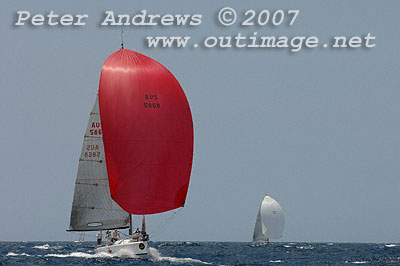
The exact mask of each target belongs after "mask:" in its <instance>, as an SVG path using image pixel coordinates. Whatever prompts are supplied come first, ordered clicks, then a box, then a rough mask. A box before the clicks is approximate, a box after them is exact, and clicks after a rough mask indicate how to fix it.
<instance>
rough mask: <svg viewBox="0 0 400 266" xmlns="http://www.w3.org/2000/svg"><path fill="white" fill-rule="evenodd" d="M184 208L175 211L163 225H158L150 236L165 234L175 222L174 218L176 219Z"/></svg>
mask: <svg viewBox="0 0 400 266" xmlns="http://www.w3.org/2000/svg"><path fill="white" fill-rule="evenodd" d="M182 210H183V208H180V209H178V210H176V211H174V212H173V213H171V214H170V215H169V216H168V217H167V218H166V219H165V220H164V222H163V223H161V224H160V225H158V226H157V227H156V228H154V229H153V230H152V231H151V232H150V233H149V235H153V236H154V235H155V236H157V235H160V234H161V233H163V232H164V231H165V230H166V229H167V227H168V225H169V224H170V223H171V222H172V221H173V220H174V218H176V217H177V216H178V215H179V214H180V213H181V212H182Z"/></svg>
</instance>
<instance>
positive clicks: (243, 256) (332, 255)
mask: <svg viewBox="0 0 400 266" xmlns="http://www.w3.org/2000/svg"><path fill="white" fill-rule="evenodd" d="M94 244H95V243H94V242H80V243H75V242H0V254H1V258H0V265H57V266H62V265H232V266H233V265H273V266H279V265H356V264H367V265H400V244H393V243H390V244H389V243H387V244H384V243H383V244H360V243H299V242H296V243H270V244H269V245H258V244H255V243H251V242H151V243H150V245H151V253H152V256H151V259H149V260H140V259H136V258H134V257H123V258H120V257H112V256H111V255H107V254H104V255H95V254H94V248H93V247H94Z"/></svg>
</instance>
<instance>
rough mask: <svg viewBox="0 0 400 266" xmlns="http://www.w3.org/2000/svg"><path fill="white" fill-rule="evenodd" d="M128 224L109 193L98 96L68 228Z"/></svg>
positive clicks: (96, 228) (97, 227) (107, 227)
mask: <svg viewBox="0 0 400 266" xmlns="http://www.w3.org/2000/svg"><path fill="white" fill-rule="evenodd" d="M127 227H129V214H128V213H127V212H125V211H124V210H122V209H121V208H120V207H119V206H118V205H117V204H116V203H115V202H114V201H113V200H112V199H111V196H110V189H109V183H108V176H107V167H106V162H105V155H104V147H103V138H102V130H101V123H100V114H99V100H98V96H97V97H96V101H95V103H94V106H93V108H92V111H91V113H90V117H89V123H88V126H87V129H86V133H85V137H84V139H83V146H82V152H81V155H80V159H79V166H78V174H77V178H76V182H75V193H74V199H73V203H72V211H71V220H70V226H69V230H68V231H94V230H100V229H113V228H127Z"/></svg>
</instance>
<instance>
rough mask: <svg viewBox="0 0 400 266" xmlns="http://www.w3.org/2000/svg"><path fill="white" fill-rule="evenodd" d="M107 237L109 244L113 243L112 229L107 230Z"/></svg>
mask: <svg viewBox="0 0 400 266" xmlns="http://www.w3.org/2000/svg"><path fill="white" fill-rule="evenodd" d="M106 238H107V245H110V244H111V232H110V230H107V232H106Z"/></svg>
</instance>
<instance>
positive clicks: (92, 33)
mask: <svg viewBox="0 0 400 266" xmlns="http://www.w3.org/2000/svg"><path fill="white" fill-rule="evenodd" d="M225 6H229V7H232V8H234V9H235V10H236V11H237V14H238V16H239V17H240V18H241V20H243V18H244V13H245V11H246V10H250V9H252V10H256V11H261V10H263V9H269V10H271V11H274V10H278V9H282V10H285V11H287V10H289V9H298V10H300V13H299V15H298V17H297V19H296V22H295V24H294V25H293V26H287V25H284V26H276V27H271V26H258V27H256V26H254V27H240V26H238V25H236V24H235V26H231V27H223V26H220V25H219V23H218V22H217V14H218V11H219V10H220V9H221V8H223V7H225ZM21 10H26V11H29V12H31V13H32V15H33V14H39V13H41V14H47V13H48V12H49V11H51V10H53V11H54V12H55V13H59V14H67V13H70V14H88V15H89V18H88V19H87V25H85V26H82V27H75V28H71V27H65V28H64V27H60V26H56V27H50V26H40V27H34V26H20V27H16V26H13V23H15V21H16V12H17V11H21ZM106 10H112V11H114V12H115V13H116V14H132V15H134V14H137V13H138V12H140V11H141V10H147V12H149V13H152V14H202V15H203V17H202V23H201V25H199V26H195V27H176V26H175V27H173V26H169V27H168V26H154V27H151V26H148V27H135V26H130V27H125V30H124V31H125V34H124V40H125V48H128V49H131V50H135V51H138V52H141V53H143V54H145V55H147V56H150V57H152V58H154V59H155V60H157V61H159V62H161V63H162V64H163V65H165V66H166V67H167V68H168V69H169V70H170V71H171V72H172V73H173V74H174V75H175V76H176V78H177V79H178V80H179V82H180V84H181V86H182V87H183V88H184V91H185V93H186V96H187V98H188V100H189V103H190V106H191V110H192V115H193V120H194V130H195V153H194V161H193V171H192V176H191V183H190V187H189V192H188V198H187V202H186V207H185V208H183V209H182V210H181V211H179V213H178V214H177V215H174V216H171V215H170V214H164V215H154V216H150V217H148V224H149V225H148V227H149V231H150V232H152V229H153V228H156V227H157V226H158V225H159V224H163V223H164V221H165V220H167V222H168V223H167V226H166V227H162V229H163V230H159V231H158V232H155V233H154V234H153V235H152V238H153V240H191V241H196V240H198V241H203V240H208V241H250V240H251V237H252V232H253V228H254V223H255V219H256V214H257V210H258V208H259V204H260V203H261V200H262V198H263V196H264V194H268V195H270V196H272V197H273V198H275V199H276V200H277V201H278V202H279V203H280V204H281V206H282V208H283V210H284V212H285V216H286V226H285V231H284V237H283V239H282V240H283V241H342V242H399V237H400V229H399V228H400V227H399V220H400V212H399V207H398V204H399V201H400V164H399V159H400V124H399V114H400V104H399V102H400V89H399V81H400V78H399V77H400V75H399V66H400V63H399V62H400V53H399V48H398V47H399V43H400V37H399V36H400V35H399V25H398V17H399V16H400V2H399V1H397V0H393V1H384V2H382V1H345V0H341V1H331V2H326V1H323V2H321V1H317V0H313V1H301V2H300V1H261V0H259V1H223V2H219V3H218V4H216V3H215V1H183V0H182V1H161V0H160V1H117V2H116V1H84V2H83V1H50V0H47V1H40V0H38V1H7V2H4V3H2V7H1V9H0V36H1V42H0V43H1V62H0V74H1V78H0V89H1V92H2V93H1V97H0V125H1V131H0V144H1V149H0V151H1V152H0V167H1V186H0V202H1V203H2V204H1V207H0V210H1V219H0V228H2V234H1V236H0V240H75V239H77V238H78V235H77V234H76V233H67V232H66V231H65V229H66V228H67V227H68V225H69V216H70V211H71V204H72V197H73V191H74V182H75V177H76V172H77V166H78V159H79V154H80V151H81V145H82V140H83V134H84V132H85V129H86V125H87V120H88V116H89V112H90V109H91V107H92V104H93V102H94V100H95V96H96V92H97V89H98V81H99V76H100V70H101V67H102V64H103V63H104V61H105V59H106V58H107V57H108V56H109V55H110V54H111V53H113V52H114V51H116V50H118V49H119V46H120V32H121V29H120V28H119V27H100V26H99V25H100V22H101V20H102V19H103V18H104V12H105V11H106ZM255 31H256V32H258V35H274V36H282V35H283V36H285V35H287V36H297V35H305V36H318V37H319V38H320V39H321V40H324V41H327V40H329V39H330V38H332V37H333V36H341V35H343V36H365V35H366V34H367V33H369V32H370V33H371V34H372V35H374V36H376V40H375V41H374V43H375V44H376V47H374V48H372V49H362V48H357V49H336V50H335V49H329V48H316V49H304V50H302V51H300V52H298V53H291V52H289V51H288V50H287V49H274V50H272V49H205V48H201V47H198V48H185V49H178V48H169V49H168V48H165V49H162V48H146V46H145V42H144V40H145V37H146V36H156V35H161V36H191V37H192V38H194V39H196V40H201V39H204V38H205V37H207V36H210V35H213V36H220V35H232V36H234V35H236V34H237V33H239V32H241V33H242V34H243V35H246V36H247V35H249V36H251V35H252V34H253V32H255ZM135 221H136V223H138V221H139V218H136V220H135Z"/></svg>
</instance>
